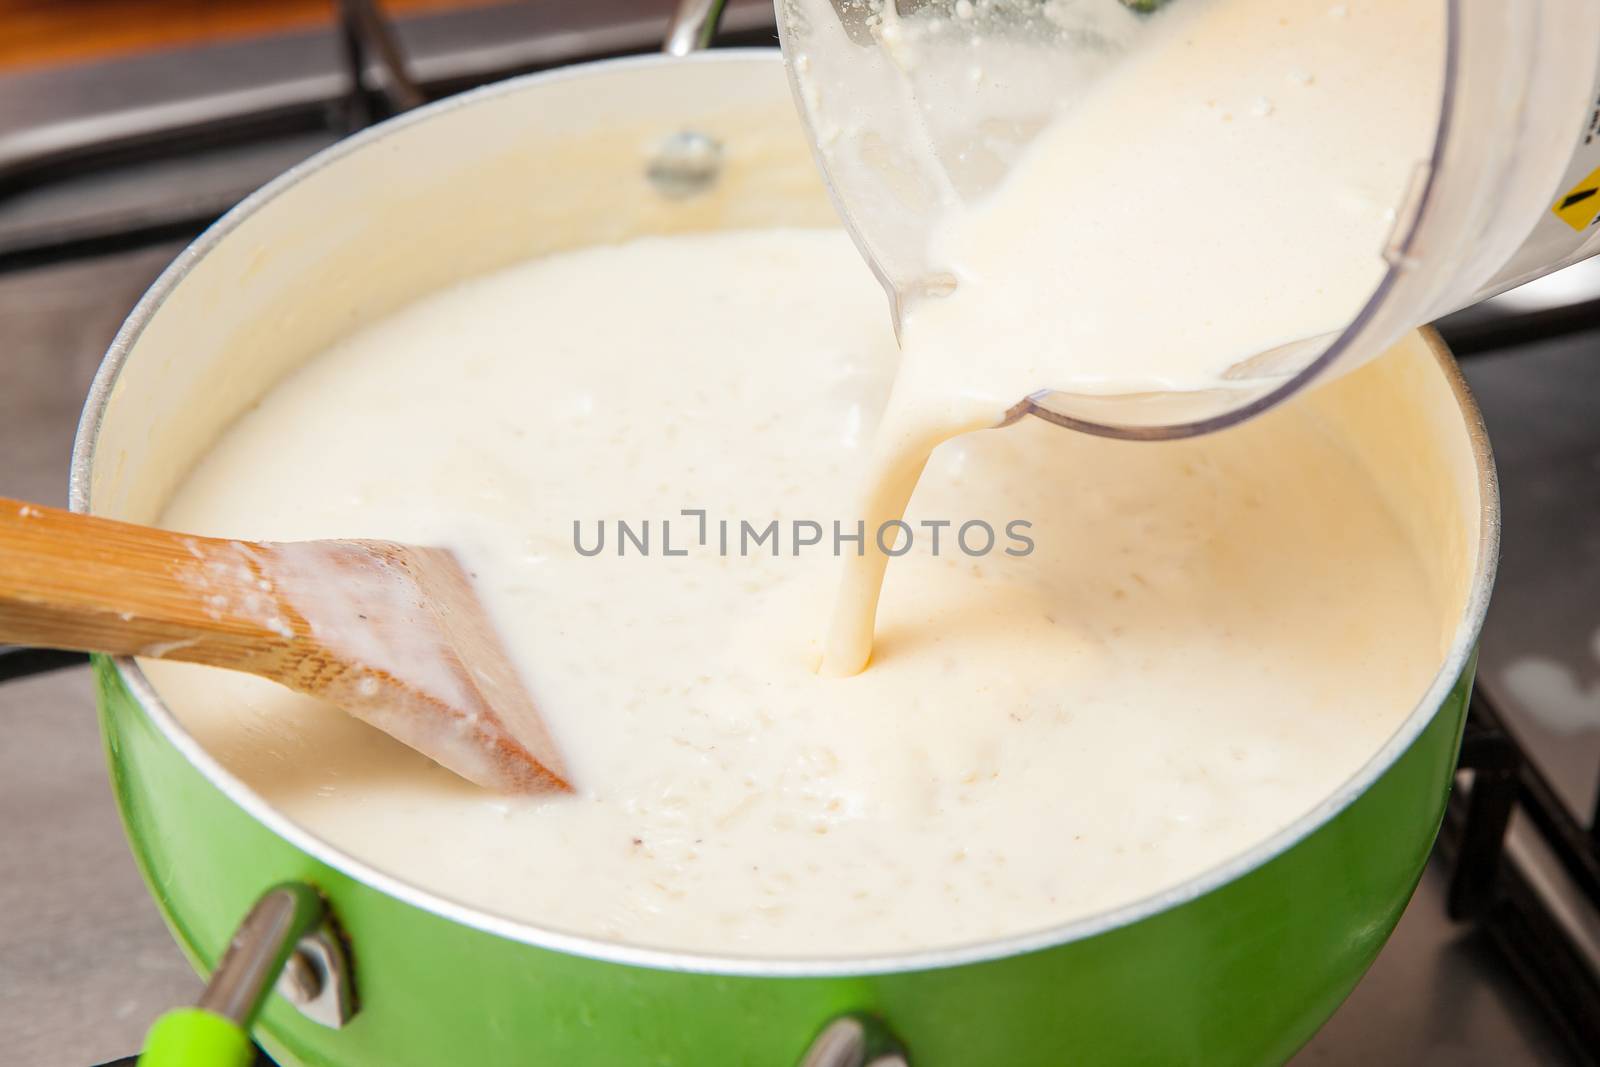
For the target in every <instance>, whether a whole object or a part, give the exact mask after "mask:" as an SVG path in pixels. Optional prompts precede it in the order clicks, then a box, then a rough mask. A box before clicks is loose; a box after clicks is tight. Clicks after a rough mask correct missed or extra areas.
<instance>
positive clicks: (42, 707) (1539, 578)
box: [0, 0, 1600, 1067]
mask: <svg viewBox="0 0 1600 1067" xmlns="http://www.w3.org/2000/svg"><path fill="white" fill-rule="evenodd" d="M670 6H671V5H670V0H543V2H521V3H492V4H485V3H474V2H472V0H385V2H384V3H382V4H381V5H378V4H375V3H373V2H372V0H342V2H334V0H232V2H224V0H209V2H208V0H0V496H10V497H21V498H25V499H29V500H34V501H38V502H41V503H46V504H54V505H61V504H64V503H65V499H66V486H67V468H68V460H69V456H70V452H71V447H72V438H73V433H74V430H75V428H76V423H77V418H78V412H79V409H80V408H81V406H82V403H83V399H84V396H85V393H86V391H87V389H88V384H89V381H90V378H91V377H92V376H93V374H94V371H95V368H96V367H97V366H98V364H99V361H100V358H101V356H102V355H103V353H104V351H105V349H106V346H107V344H108V343H109V341H110V340H111V338H112V336H113V334H114V333H115V332H116V329H117V327H118V326H119V325H120V323H121V321H122V319H123V318H124V316H126V315H127V313H128V311H129V310H130V309H131V308H132V306H133V304H134V303H135V302H136V301H137V300H138V298H139V295H140V294H141V293H142V292H143V291H144V289H145V288H146V287H147V286H148V285H149V284H150V283H151V281H153V280H154V278H155V276H156V275H157V274H158V273H159V272H160V271H161V269H162V268H163V267H164V266H165V265H166V264H167V263H168V262H169V261H170V260H171V259H172V258H173V256H174V255H176V254H177V253H178V251H179V250H181V248H182V247H183V245H184V244H185V243H186V242H187V241H188V240H190V239H191V238H193V237H194V236H195V235H196V234H198V233H199V232H200V231H201V230H202V229H203V228H204V227H205V226H207V225H208V224H209V223H210V222H211V221H212V220H214V219H215V218H216V217H217V216H219V215H220V214H221V213H223V212H224V211H226V210H227V209H228V208H229V207H230V206H232V205H233V204H234V203H236V202H237V201H238V200H239V199H240V198H241V197H243V196H244V195H246V194H247V193H248V192H250V191H251V190H253V189H254V188H256V187H257V186H259V185H260V184H262V183H263V182H265V181H266V180H268V179H270V178H271V177H273V176H274V175H276V174H278V173H280V172H282V171H283V170H284V169H286V168H288V167H290V166H292V165H293V164H295V163H297V162H299V161H301V160H303V159H305V158H306V157H308V156H310V155H312V154H313V153H315V152H316V151H318V150H320V149H322V148H324V147H326V146H327V145H329V144H332V143H333V142H334V141H336V140H338V139H339V138H341V137H344V136H346V135H347V134H349V133H351V132H353V131H355V130H358V129H360V128H362V127H364V126H367V125H369V124H371V123H373V122H376V121H381V120H382V119H383V118H385V117H387V116H389V115H392V114H395V113H397V112H399V111H402V110H405V109H407V108H410V107H413V106H416V105H418V104H420V103H423V102H425V101H428V100H433V99H438V98H441V97H444V96H448V95H450V94H452V93H456V92H460V91H462V90H464V89H467V88H470V87H472V86H475V85H480V84H484V83H486V82H491V81H496V80H499V79H502V78H505V77H508V76H512V75H515V74H520V73H525V72H529V71H536V70H540V69H546V68H549V67H552V66H557V65H560V64H564V63H570V62H575V61H580V60H587V59H595V58H602V57H607V56H615V55H622V54H628V53H634V52H643V51H650V50H653V49H655V48H658V47H659V44H660V41H661V38H662V33H663V30H664V29H665V26H666V23H667V19H668V14H669V8H670ZM775 43H776V40H775V35H774V30H773V18H772V7H771V3H770V2H769V0H734V2H732V3H730V4H729V7H728V12H727V14H726V16H725V18H724V21H723V32H722V34H721V37H720V38H719V44H729V45H763V46H771V45H774V44H775ZM1441 329H1442V330H1443V332H1444V334H1445V336H1446V339H1447V340H1448V341H1449V342H1450V343H1451V345H1452V347H1453V348H1454V349H1455V351H1456V352H1457V354H1458V355H1459V356H1460V357H1461V358H1462V359H1463V362H1464V365H1465V367H1466V371H1467V375H1468V377H1469V379H1470V380H1471V382H1472V385H1473V387H1474V389H1475V390H1476V392H1477V394H1478V397H1479V399H1480V402H1481V403H1482V405H1483V408H1484V411H1485V416H1486V418H1487V421H1488V424H1489V428H1490V434H1491V438H1492V439H1493V442H1494V444H1495V448H1496V452H1497V455H1498V459H1499V463H1500V471H1501V479H1502V487H1503V492H1504V496H1505V557H1504V562H1503V564H1502V569H1501V575H1500V581H1499V586H1498V590H1497V593H1496V599H1495V602H1494V607H1493V609H1492V611H1491V614H1490V618H1489V623H1488V626H1487V629H1486V631H1485V635H1484V641H1483V651H1482V663H1481V668H1480V684H1479V689H1478V694H1477V697H1476V701H1475V706H1474V712H1473V717H1472V723H1471V725H1470V728H1469V731H1468V736H1467V739H1466V743H1465V746H1464V749H1463V769H1462V771H1461V774H1460V784H1461V786H1462V787H1463V788H1462V789H1461V790H1459V793H1460V795H1459V796H1458V797H1457V800H1456V802H1455V803H1454V805H1453V807H1452V811H1451V815H1450V818H1449V820H1448V821H1447V824H1446V827H1445V829H1444V832H1443V834H1442V835H1441V841H1440V846H1439V849H1438V851H1437V854H1436V856H1435V860H1434V862H1433V863H1432V865H1431V866H1430V868H1429V870H1428V872H1427V875H1426V876H1425V878H1424V881H1423V885H1422V887H1421V889H1420V890H1419V892H1418V894H1417V896H1416V898H1415V900H1414V901H1413V902H1412V905H1411V907H1410V909H1409V911H1408V912H1407V914H1406V916H1405V918H1404V919H1403V921H1402V923H1401V925H1400V928H1399V931H1398V933H1397V934H1396V936H1395V938H1394V940H1393V941H1392V942H1391V943H1390V945H1389V946H1388V948H1386V949H1385V951H1384V953H1383V955H1382V956H1381V957H1380V958H1379V960H1378V963H1377V965H1376V966H1375V967H1374V969H1373V971H1372V973H1371V974H1370V975H1369V977H1368V978H1367V980H1366V981H1365V982H1364V983H1363V984H1362V985H1361V986H1360V987H1359V988H1358V989H1357V991H1356V993H1355V994H1354V996H1353V997H1352V998H1351V1000H1350V1002H1349V1003H1348V1004H1347V1005H1346V1006H1345V1007H1344V1009H1342V1011H1341V1012H1340V1013H1339V1015H1338V1016H1336V1017H1335V1019H1334V1020H1333V1022H1332V1023H1331V1024H1330V1025H1329V1026H1328V1027H1327V1028H1326V1029H1325V1030H1324V1031H1323V1032H1322V1034H1320V1035H1319V1036H1318V1037H1317V1039H1316V1040H1315V1041H1314V1042H1313V1043H1312V1045H1311V1046H1310V1047H1308V1048H1307V1049H1306V1050H1305V1051H1304V1052H1303V1053H1302V1054H1301V1056H1300V1057H1299V1058H1298V1059H1297V1061H1296V1062H1297V1063H1301V1064H1330V1065H1333V1064H1447V1063H1448V1064H1450V1065H1452V1067H1470V1065H1485V1067H1487V1065H1496V1067H1514V1065H1524V1064H1526V1065H1532V1064H1562V1063H1574V1064H1596V1063H1600V909H1597V901H1600V831H1597V830H1596V807H1597V795H1600V260H1596V261H1592V262H1591V263H1590V264H1585V265H1581V266H1580V267H1578V268H1574V269H1572V270H1569V271H1565V272H1562V273H1560V274H1557V275H1553V276H1551V277H1549V278H1546V279H1543V280H1542V281H1540V282H1538V283H1535V285H1533V286H1529V287H1525V288H1524V289H1522V290H1517V291H1513V292H1512V293H1509V294H1506V295H1505V296H1503V297H1500V298H1497V299H1496V300H1494V301H1491V302H1490V303H1489V304H1487V305H1484V306H1480V307H1478V308H1474V309H1471V310H1469V311H1466V312H1463V313H1460V314H1458V315H1456V316H1452V317H1451V318H1450V319H1448V320H1446V321H1445V322H1444V323H1442V324H1441ZM93 708H94V702H93V699H92V693H91V680H90V678H89V676H88V673H87V671H86V669H85V668H84V666H83V665H82V662H81V660H80V659H78V658H76V657H68V656H59V655H56V654H52V653H44V652H40V651H37V650H28V649H10V648H0V1062H4V1063H16V1064H29V1065H37V1064H63V1065H71V1067H82V1065H87V1064H100V1063H109V1062H115V1061H118V1060H119V1058H121V1057H126V1056H129V1055H131V1054H132V1053H134V1052H135V1051H136V1050H137V1049H138V1047H139V1044H140V1041H141V1038H142V1035H143V1033H144V1030H145V1028H146V1027H147V1026H148V1024H149V1022H150V1021H151V1020H152V1019H153V1018H154V1017H155V1016H156V1015H157V1014H158V1013H159V1012H160V1011H162V1010H163V1009H165V1008H168V1007H171V1006H174V1005H176V1004H178V1003H182V1002H185V1001H187V1000H189V999H191V998H192V997H193V996H194V995H195V994H196V992H197V991H198V988H199V983H198V980H197V979H196V978H195V977H194V975H193V974H192V973H191V972H190V970H189V968H188V966H187V964H186V963H185V962H184V961H183V959H182V957H181V956H180V955H179V952H178V950H177V948H176V947H175V945H174V944H173V942H172V940H171V938H170V937H169V936H168V934H167V932H166V930H165V929H164V927H163V925H162V922H161V919H160V917H159V915H158V914H157V912H156V909H155V907H154V905H153V904H152V903H151V902H150V899H149V897H148V895H147V893H146V890H145V888H144V886H143V884H142V883H141V881H140V879H139V876H138V873H137V871H136V870H135V868H134V865H133V862H132V859H131V857H130V855H129V852H128V849H127V846H126V845H125V843H124V841H123V838H122V833H121V827H120V825H119V821H118V818H117V814H116V809H115V806H114V805H113V802H112V799H111V795H110V790H109V787H108V785H107V783H106V775H105V767H104V760H103V756H102V754H101V750H100V741H99V738H98V736H97V730H96V726H95V721H94V711H93Z"/></svg>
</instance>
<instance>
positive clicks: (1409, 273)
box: [778, 0, 1600, 438]
mask: <svg viewBox="0 0 1600 1067" xmlns="http://www.w3.org/2000/svg"><path fill="white" fill-rule="evenodd" d="M1226 2H1227V0H1165V2H1163V0H899V2H898V3H896V2H895V0H778V11H779V29H780V35H781V38H782V43H783V49H784V54H785V60H786V65H787V66H788V68H789V72H790V78H791V81H792V83H793V85H794V88H795V95H796V99H797V102H798V104H799V107H800V110H801V112H802V114H803V115H804V117H805V119H806V122H807V124H808V126H809V128H810V131H811V133H812V140H813V145H814V146H815V149H816V154H817V157H818V161H819V163H820V164H821V165H822V168H823V171H824V173H825V175H826V177H827V179H828V184H829V190H830V193H831V195H832V196H833V198H834V201H835V204H836V205H837V207H838V209H839V211H840V214H841V216H842V217H843V219H844V221H845V224H846V226H847V228H848V229H849V230H850V231H851V233H852V236H853V237H854V238H855V240H856V243H857V245H858V246H859V247H860V249H861V251H862V252H863V254H864V255H865V256H866V258H867V260H868V262H869V264H870V265H871V266H872V268H873V271H874V273H875V274H876V275H877V276H878V278H879V281H880V282H882V284H883V285H884V287H885V289H886V291H887V292H888V294H889V297H890V303H891V307H892V309H893V313H894V315H895V319H896V324H897V325H898V322H899V316H900V312H901V309H902V308H903V307H906V306H909V305H910V304H911V303H912V302H914V301H916V300H919V299H936V298H937V297H938V296H939V295H940V294H941V293H945V292H948V291H949V289H950V286H951V285H952V284H953V278H952V277H951V275H950V274H949V273H948V272H946V271H942V270H941V269H940V266H939V264H937V263H934V262H929V261H928V259H929V257H928V253H927V248H928V241H927V231H928V228H929V225H930V220H931V218H932V216H933V215H934V214H935V213H936V212H937V210H939V208H940V205H941V204H946V203H949V202H952V201H957V202H972V201H975V200H977V199H978V198H981V197H983V196H984V195H986V194H987V193H988V192H989V191H990V190H992V189H993V188H994V187H995V186H996V185H997V184H998V183H999V182H1000V181H1001V180H1002V179H1003V178H1004V177H1005V174H1006V169H1007V165H1008V164H1009V162H1010V161H1011V160H1012V159H1014V158H1015V156H1016V154H1017V153H1018V152H1020V151H1021V150H1022V149H1023V148H1024V147H1025V146H1026V144H1027V143H1028V141H1029V140H1030V139H1031V138H1032V136H1033V135H1034V134H1035V133H1037V132H1038V131H1039V130H1040V129H1041V128H1042V127H1043V126H1044V125H1045V124H1046V123H1047V122H1048V121H1049V120H1050V119H1051V117H1052V109H1053V108H1056V107H1060V106H1070V101H1071V100H1072V99H1073V98H1074V97H1075V96H1077V95H1081V93H1082V92H1083V91H1084V90H1085V88H1086V87H1087V86H1089V85H1091V84H1092V83H1093V81H1094V80H1096V79H1097V78H1099V77H1102V76H1104V75H1105V74H1106V73H1107V72H1108V71H1110V70H1112V69H1113V68H1114V67H1115V66H1116V65H1117V64H1118V63H1120V62H1125V61H1126V59H1127V57H1128V56H1129V55H1131V54H1133V53H1134V52H1135V51H1136V50H1137V49H1138V48H1139V41H1140V36H1141V30H1140V28H1139V27H1140V24H1141V22H1144V23H1148V24H1150V25H1154V23H1155V20H1158V19H1160V18H1162V17H1164V15H1165V12H1164V11H1161V10H1157V9H1160V8H1175V7H1176V6H1178V5H1181V4H1184V3H1226ZM1439 2H1440V3H1441V4H1442V5H1443V6H1444V8H1445V12H1444V19H1443V27H1444V34H1445V41H1444V42H1443V48H1442V53H1443V57H1444V64H1445V70H1444V73H1443V92H1442V95H1441V100H1440V107H1439V115H1438V123H1437V128H1436V133H1435V135H1434V139H1433V144H1432V149H1431V152H1422V151H1419V155H1418V158H1417V159H1416V161H1415V164H1414V167H1413V169H1412V174H1411V180H1410V181H1409V183H1408V184H1407V187H1406V190H1405V193H1404V195H1403V197H1402V199H1401V201H1400V202H1399V203H1397V204H1395V205H1394V211H1393V224H1392V228H1391V229H1390V232H1389V235H1388V239H1387V241H1386V242H1384V245H1383V247H1382V248H1376V249H1374V250H1373V253H1374V255H1375V256H1381V257H1382V261H1383V271H1382V275H1381V280H1380V281H1379V282H1378V284H1377V286H1376V288H1375V289H1374V290H1373V292H1372V294H1371V296H1370V297H1369V298H1368V299H1367V301H1366V302H1365V304H1364V305H1363V306H1361V307H1360V308H1359V309H1358V310H1356V311H1355V313H1354V314H1353V315H1352V316H1351V317H1350V319H1349V321H1348V322H1346V323H1345V324H1344V325H1343V327H1342V329H1338V330H1335V331H1332V332H1329V333H1326V334H1323V335H1321V336H1317V337H1308V338H1304V339H1300V340H1298V341H1296V342H1294V343H1291V344H1287V345H1284V346H1281V347H1278V348H1274V349H1273V350H1272V351H1269V352H1264V353H1248V354H1246V353H1241V359H1240V361H1239V363H1238V364H1236V366H1235V368H1234V370H1236V371H1238V373H1237V374H1235V373H1234V372H1233V371H1230V373H1229V374H1228V376H1227V377H1228V378H1229V379H1231V380H1230V381H1229V382H1228V385H1227V387H1226V388H1218V389H1207V390H1203V391H1192V392H1177V391H1171V392H1158V393H1143V394H1140V395H1138V396H1126V395H1121V396H1104V395H1094V394H1088V393H1069V392H1064V391H1060V390H1057V389H1052V388H1050V387H1051V386H1052V383H1049V382H1041V383H1039V385H1040V386H1041V387H1042V388H1041V390H1040V392H1038V393H1035V394H1033V395H1032V396H1031V397H1029V398H1028V400H1027V401H1025V402H1024V403H1023V404H1021V405H1019V408H1018V409H1017V410H1018V411H1024V412H1027V413H1031V414H1036V415H1039V416H1042V417H1044V418H1047V419H1049V420H1051V421H1053V422H1057V423H1059V424H1061V425H1066V426H1070V427H1073V428H1077V429H1082V430H1086V431H1089V432H1092V433H1098V434H1102V435H1106V436H1114V437H1129V438H1167V437H1183V436H1189V435H1193V434H1198V433H1204V432H1207V431H1210V430H1215V429H1220V428H1222V427H1225V426H1228V425H1231V424H1233V423H1236V422H1239V421H1240V420H1242V419H1245V418H1248V417H1249V416H1251V415H1253V414H1256V413H1258V412H1261V411H1263V410H1265V409H1267V408H1269V407H1271V406H1273V405H1274V404H1277V403H1278V402H1279V401H1282V400H1284V399H1286V398H1287V397H1289V396H1291V395H1293V394H1294V393H1296V392H1298V391H1299V390H1300V389H1302V388H1304V387H1305V386H1306V385H1308V384H1310V383H1311V382H1313V381H1316V380H1318V379H1319V378H1323V377H1326V376H1330V375H1334V374H1338V373H1342V372H1344V371H1348V370H1351V369H1353V368H1355V367H1357V366H1359V365H1360V364H1362V363H1364V362H1365V361H1367V360H1369V359H1371V358H1373V357H1375V356H1376V355H1378V354H1380V353H1381V352H1383V351H1384V349H1385V348H1387V347H1388V346H1389V345H1390V344H1392V343H1393V342H1394V341H1395V340H1397V339H1398V338H1399V337H1400V336H1401V335H1402V334H1403V333H1405V332H1406V331H1407V330H1410V329H1412V328H1415V327H1417V326H1420V325H1422V324H1424V323H1427V322H1431V321H1432V320H1434V319H1436V318H1438V317H1439V316H1441V315H1444V314H1446V313H1448V312H1450V311H1454V310H1457V309H1460V308H1462V307H1465V306H1467V305H1470V304H1473V303H1475V302H1477V301H1479V300H1482V299H1485V298H1487V297H1489V296H1492V295H1494V294H1496V293H1499V292H1502V291H1504V290H1506V289H1509V288H1512V287H1514V286H1516V285H1519V284H1522V283H1523V282H1527V281H1531V280H1533V279H1534V278H1538V277H1540V276H1542V275H1544V274H1547V273H1549V272H1551V271H1553V270H1556V269H1559V268H1561V267H1564V266H1567V265H1569V264H1572V263H1575V262H1578V261H1579V260H1583V259H1586V258H1588V257H1590V256H1592V255H1594V254H1595V253H1596V252H1597V251H1600V225H1597V223H1600V3H1596V2H1595V0H1439ZM886 5H888V6H887V7H886ZM1338 6H1339V5H1337V4H1335V3H1330V8H1333V7H1338ZM1130 9H1132V10H1133V11H1135V12H1139V13H1141V15H1142V17H1141V18H1139V19H1131V20H1130V17H1129V10H1130ZM1144 12H1154V13H1153V14H1148V15H1143V14H1142V13H1144ZM1108 16H1109V17H1108ZM929 20H937V21H939V22H940V24H941V25H940V27H939V30H940V33H941V34H942V38H941V39H942V40H944V41H946V42H949V41H951V40H955V41H957V42H964V41H966V40H967V39H970V38H979V39H980V41H981V43H982V45H983V48H984V51H983V53H982V55H983V56H984V62H986V63H989V64H994V63H1000V64H1002V65H1004V66H1005V67H1006V68H1007V71H1008V73H1010V74H1014V75H1015V76H1010V77H1005V78H999V79H983V80H981V82H980V81H978V80H976V79H973V78H972V77H970V75H971V74H972V73H973V64H972V61H971V60H970V58H968V57H970V55H972V54H974V53H972V52H970V51H969V52H966V53H965V54H963V55H962V58H961V59H960V61H959V62H950V63H941V62H939V61H938V53H937V50H934V51H933V55H932V59H931V60H930V59H929V58H928V55H927V54H926V53H925V54H924V55H923V57H922V62H920V63H919V64H918V65H917V67H916V68H915V70H914V71H912V72H911V73H909V74H908V71H907V69H906V64H904V63H903V62H902V57H900V56H898V55H896V49H897V48H898V47H899V46H900V44H901V42H900V40H899V37H900V35H901V34H902V33H903V32H905V31H907V30H914V29H915V28H917V26H918V25H919V24H922V23H926V22H927V21H929ZM1113 23H1114V26H1115V30H1116V32H1114V33H1113V32H1109V30H1108V28H1109V27H1112V25H1113ZM1130 26H1131V29H1130ZM956 51H957V52H959V51H960V50H959V49H958V50H956ZM1063 100H1064V101H1069V103H1068V104H1066V105H1062V104H1061V103H1060V101H1063ZM1130 254H1137V250H1131V251H1130ZM1066 298H1067V297H1065V296H1064V299H1066Z"/></svg>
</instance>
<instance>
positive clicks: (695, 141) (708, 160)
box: [646, 130, 722, 200]
mask: <svg viewBox="0 0 1600 1067" xmlns="http://www.w3.org/2000/svg"><path fill="white" fill-rule="evenodd" d="M721 172H722V144H721V143H720V142H719V141H717V140H715V139H714V138H712V137H708V136H707V135H705V134H703V133H699V132H696V131H694V130H683V131H680V132H678V133H675V134H673V135H672V136H671V137H668V138H667V139H666V140H665V141H663V142H661V145H660V147H659V148H657V149H656V154H655V156H654V157H653V158H652V159H651V160H650V167H649V170H648V171H646V174H647V175H648V176H649V178H650V183H651V184H652V185H654V186H655V187H656V191H657V192H659V193H661V195H663V196H666V197H670V198H672V199H674V200H681V199H683V198H685V197H689V196H694V195H695V194H697V193H701V192H704V191H705V190H707V189H709V188H710V187H711V186H712V184H713V183H714V182H715V181H716V180H717V175H718V174H720V173H721Z"/></svg>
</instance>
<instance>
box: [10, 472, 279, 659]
mask: <svg viewBox="0 0 1600 1067" xmlns="http://www.w3.org/2000/svg"><path fill="white" fill-rule="evenodd" d="M269 551H270V549H268V548H267V547H266V546H262V545H258V544H255V543H252V542H243V541H226V540H220V539H217V538H210V537H193V536H189V535H187V534H179V533H172V532H170V531H167V530H157V529H153V528H151V527H147V526H135V525H132V524H129V523H123V522H115V521H113V520H110V519H102V518H96V517H94V516H90V515H78V514H74V513H73V512H69V511H61V510H59V509H57V508H47V507H41V506H40V505H38V504H28V503H24V502H23V501H20V500H10V499H7V498H4V497H0V642H7V643H13V644H23V645H37V646H41V647H46V648H64V649H74V650H77V651H83V652H111V653H114V654H118V655H145V656H157V657H167V658H171V659H187V660H195V661H198V662H205V663H212V664H216V665H218V666H228V665H235V666H237V667H239V668H240V669H246V670H247V669H250V664H251V663H253V662H255V661H257V660H259V658H260V657H261V656H263V655H264V654H270V653H271V652H272V651H273V650H277V651H281V650H282V648H283V647H284V645H285V644H286V642H287V640H288V638H290V637H291V636H292V635H293V634H294V633H295V632H296V630H297V629H298V628H301V627H303V626H304V622H303V620H301V619H298V618H296V617H293V616H292V614H290V613H285V612H283V611H282V610H278V609H276V608H274V607H273V606H272V598H271V597H270V596H267V595H264V594H268V593H270V588H269V584H270V583H267V579H266V578H264V577H263V575H262V573H261V566H260V561H261V560H262V559H263V558H264V556H263V555H262V554H263V553H264V552H269Z"/></svg>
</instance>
